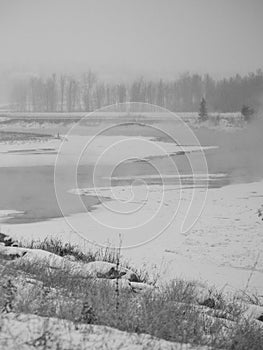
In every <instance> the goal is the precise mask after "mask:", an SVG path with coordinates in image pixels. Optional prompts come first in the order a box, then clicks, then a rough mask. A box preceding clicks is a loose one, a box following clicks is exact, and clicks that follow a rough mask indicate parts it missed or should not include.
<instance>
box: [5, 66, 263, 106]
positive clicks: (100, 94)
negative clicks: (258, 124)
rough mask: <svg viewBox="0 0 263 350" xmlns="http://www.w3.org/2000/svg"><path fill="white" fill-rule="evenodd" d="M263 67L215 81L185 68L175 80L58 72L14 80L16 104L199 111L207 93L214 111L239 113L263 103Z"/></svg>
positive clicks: (13, 102)
mask: <svg viewBox="0 0 263 350" xmlns="http://www.w3.org/2000/svg"><path fill="white" fill-rule="evenodd" d="M262 93H263V72H262V70H258V71H257V72H255V73H249V74H248V75H246V76H240V75H236V76H233V77H230V78H224V79H220V80H215V79H213V78H212V77H211V76H209V75H208V74H206V75H203V76H201V75H198V74H189V73H185V74H183V75H182V76H180V77H179V78H178V79H175V80H163V79H160V80H158V81H154V80H146V79H144V78H143V77H140V78H138V79H135V80H134V81H132V82H129V83H105V82H103V81H101V80H100V79H99V78H98V76H97V74H95V73H94V72H93V71H88V72H86V73H83V74H80V75H78V76H71V75H65V74H60V75H57V74H52V75H50V76H48V77H46V78H43V77H29V78H27V79H20V80H17V81H14V82H13V88H12V90H11V93H10V105H11V107H12V109H13V110H15V111H21V112H25V111H31V112H75V111H76V112H77V111H83V112H91V111H93V110H96V109H99V108H101V107H103V106H107V105H112V104H116V103H123V102H146V103H151V104H154V105H158V106H161V107H165V108H167V109H169V110H172V111H175V112H196V111H198V109H199V107H200V101H201V100H202V98H205V100H206V104H207V108H208V110H209V111H211V112H236V111H240V110H241V108H242V106H243V105H248V106H252V107H253V108H255V109H257V107H258V106H259V105H260V103H261V102H262V96H263V94H262Z"/></svg>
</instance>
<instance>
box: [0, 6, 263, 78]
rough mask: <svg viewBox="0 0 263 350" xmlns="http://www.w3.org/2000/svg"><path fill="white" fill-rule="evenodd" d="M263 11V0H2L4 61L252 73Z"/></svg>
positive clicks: (259, 52) (124, 71) (259, 56)
mask: <svg viewBox="0 0 263 350" xmlns="http://www.w3.org/2000/svg"><path fill="white" fill-rule="evenodd" d="M262 10H263V1H262V0H252V1H251V0H250V1H249V0H220V1H219V0H218V1H216V0H199V1H197V0H45V1H44V0H43V1H42V0H38V1H36V0H0V42H1V55H0V64H1V68H2V70H3V69H6V67H8V68H10V67H27V69H29V70H36V69H38V70H39V69H45V67H46V68H47V67H49V68H50V69H54V70H59V69H70V70H76V69H82V68H83V69H87V68H88V67H89V68H93V69H96V70H97V71H101V72H103V74H104V75H108V76H114V75H116V76H123V77H125V76H128V75H131V74H146V75H147V74H148V75H154V74H157V75H161V76H164V77H167V76H168V77H171V78H172V77H174V75H175V74H178V73H181V72H184V71H190V72H198V73H205V72H207V73H209V74H212V75H214V76H218V77H222V76H224V75H230V74H235V73H241V74H245V73H247V72H249V71H253V70H256V69H257V68H262V62H263V45H262V33H263V21H262V14H263V11H262Z"/></svg>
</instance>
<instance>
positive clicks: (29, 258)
mask: <svg viewBox="0 0 263 350" xmlns="http://www.w3.org/2000/svg"><path fill="white" fill-rule="evenodd" d="M0 255H1V257H2V259H4V260H11V261H12V263H14V264H19V263H21V262H29V263H36V262H38V263H41V264H43V265H46V266H47V267H48V268H53V269H63V270H66V271H68V272H69V273H71V274H78V275H79V276H82V277H96V278H107V279H114V278H117V277H119V278H120V277H121V278H125V279H127V280H129V281H133V282H138V281H139V278H138V276H136V274H135V273H134V272H133V271H131V270H129V269H127V268H124V267H122V266H120V267H119V272H118V271H117V270H116V264H113V263H109V262H106V261H94V262H89V263H82V262H77V261H71V260H69V259H67V258H64V257H61V256H58V255H56V254H53V253H50V252H47V251H45V250H41V249H29V248H18V247H7V246H0Z"/></svg>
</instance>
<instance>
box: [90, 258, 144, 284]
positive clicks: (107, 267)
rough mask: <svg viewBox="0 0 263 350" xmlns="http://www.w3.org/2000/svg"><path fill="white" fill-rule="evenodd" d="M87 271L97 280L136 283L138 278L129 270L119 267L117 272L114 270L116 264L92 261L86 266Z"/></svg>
mask: <svg viewBox="0 0 263 350" xmlns="http://www.w3.org/2000/svg"><path fill="white" fill-rule="evenodd" d="M86 268H87V270H89V272H90V275H91V276H93V277H98V278H108V279H114V278H121V277H122V278H125V279H127V280H129V281H133V282H138V281H139V278H138V276H137V275H136V274H135V273H134V272H133V271H131V270H129V269H127V268H124V267H122V266H120V267H119V271H117V269H116V264H113V263H109V262H106V261H93V262H90V263H88V264H86Z"/></svg>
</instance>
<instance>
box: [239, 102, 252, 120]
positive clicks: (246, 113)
mask: <svg viewBox="0 0 263 350" xmlns="http://www.w3.org/2000/svg"><path fill="white" fill-rule="evenodd" d="M241 114H242V115H243V117H244V120H245V121H246V122H250V121H251V120H252V118H253V116H254V114H255V110H254V108H252V107H250V106H247V105H243V106H242V108H241Z"/></svg>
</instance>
